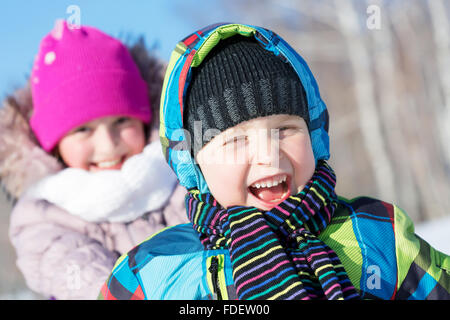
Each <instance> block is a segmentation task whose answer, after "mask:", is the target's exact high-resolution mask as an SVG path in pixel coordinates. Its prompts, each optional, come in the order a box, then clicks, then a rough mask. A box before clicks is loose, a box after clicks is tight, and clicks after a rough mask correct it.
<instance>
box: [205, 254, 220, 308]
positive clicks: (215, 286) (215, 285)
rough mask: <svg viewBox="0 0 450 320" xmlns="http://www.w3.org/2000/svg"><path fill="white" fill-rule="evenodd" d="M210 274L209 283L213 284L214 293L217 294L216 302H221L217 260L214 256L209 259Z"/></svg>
mask: <svg viewBox="0 0 450 320" xmlns="http://www.w3.org/2000/svg"><path fill="white" fill-rule="evenodd" d="M208 271H209V272H211V281H212V284H213V289H214V293H215V294H217V300H222V293H221V292H220V287H219V259H218V258H217V257H216V256H214V257H212V258H211V265H210V266H209V268H208Z"/></svg>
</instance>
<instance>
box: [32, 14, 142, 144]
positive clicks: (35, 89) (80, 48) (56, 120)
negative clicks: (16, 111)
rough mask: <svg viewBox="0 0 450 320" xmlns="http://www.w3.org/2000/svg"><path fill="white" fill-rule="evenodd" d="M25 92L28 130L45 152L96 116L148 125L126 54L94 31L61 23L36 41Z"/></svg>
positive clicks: (136, 72) (139, 87)
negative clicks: (29, 113)
mask: <svg viewBox="0 0 450 320" xmlns="http://www.w3.org/2000/svg"><path fill="white" fill-rule="evenodd" d="M31 92H32V97H33V108H34V110H33V115H32V117H31V120H30V124H31V128H32V130H33V132H34V133H35V135H36V137H37V139H38V140H39V142H40V144H41V146H42V148H43V149H44V150H46V151H51V150H52V149H53V148H54V147H55V146H56V145H57V144H58V142H59V140H60V139H61V138H62V137H63V136H64V135H65V134H66V133H68V132H69V131H70V130H72V129H74V128H76V127H78V126H80V125H82V124H84V123H86V122H89V121H91V120H94V119H97V118H100V117H105V116H129V117H133V118H137V119H139V120H141V121H142V122H144V123H149V122H150V120H151V111H150V102H149V95H148V88H147V84H146V82H145V81H144V80H143V79H142V77H141V75H140V74H139V70H138V68H137V66H136V64H135V63H134V61H133V59H132V57H131V55H130V53H129V52H128V49H127V48H126V47H125V46H124V45H123V44H122V43H121V42H120V41H118V40H116V39H114V38H112V37H110V36H109V35H107V34H105V33H103V32H101V31H99V30H97V29H95V28H92V27H87V26H82V27H80V28H77V29H75V28H70V27H69V26H68V25H67V23H66V22H65V21H63V20H58V21H57V22H56V24H55V28H54V29H53V30H52V31H51V32H50V33H49V34H48V35H47V36H45V37H44V39H42V41H41V44H40V48H39V52H38V54H37V56H36V59H35V61H34V65H33V70H32V73H31Z"/></svg>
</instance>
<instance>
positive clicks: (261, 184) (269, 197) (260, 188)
mask: <svg viewBox="0 0 450 320" xmlns="http://www.w3.org/2000/svg"><path fill="white" fill-rule="evenodd" d="M289 181H290V178H289V176H288V175H286V174H279V175H276V176H272V177H269V178H264V179H261V180H258V181H257V182H255V183H253V184H252V185H250V186H249V187H248V190H249V192H250V193H251V194H252V195H253V196H255V197H256V198H257V199H259V200H260V201H263V202H264V203H265V204H267V205H276V204H278V203H280V202H282V201H284V200H285V199H286V198H287V197H288V196H289V194H290V191H291V190H290V187H289Z"/></svg>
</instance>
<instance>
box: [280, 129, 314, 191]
mask: <svg viewBox="0 0 450 320" xmlns="http://www.w3.org/2000/svg"><path fill="white" fill-rule="evenodd" d="M293 140H294V139H293ZM283 151H284V153H285V155H286V156H287V159H288V161H289V162H290V164H291V166H292V168H293V170H294V181H293V185H292V187H293V188H294V190H297V192H300V191H301V190H302V189H303V188H304V186H305V185H306V184H307V183H308V181H309V179H310V178H311V177H312V175H313V174H314V170H315V159H314V153H313V151H312V147H311V141H310V140H309V136H302V137H298V138H296V139H295V141H291V143H289V145H288V146H287V147H285V148H284V149H283Z"/></svg>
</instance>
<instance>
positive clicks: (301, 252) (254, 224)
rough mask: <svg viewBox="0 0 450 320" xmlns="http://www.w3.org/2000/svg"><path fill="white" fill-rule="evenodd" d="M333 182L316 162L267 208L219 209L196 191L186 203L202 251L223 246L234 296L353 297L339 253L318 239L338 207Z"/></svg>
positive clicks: (330, 174) (329, 173)
mask: <svg viewBox="0 0 450 320" xmlns="http://www.w3.org/2000/svg"><path fill="white" fill-rule="evenodd" d="M335 184H336V178H335V175H334V172H333V170H332V169H331V168H330V167H329V166H328V164H327V163H326V162H325V161H323V160H319V161H318V164H317V166H316V170H315V172H314V174H313V176H312V178H311V179H310V181H309V182H308V184H307V185H306V186H305V188H304V189H303V190H302V191H301V192H300V193H298V194H296V195H294V196H290V197H289V198H288V199H286V200H285V201H283V202H282V203H280V204H278V205H277V206H276V207H274V208H273V209H272V210H270V211H266V212H263V211H261V210H259V209H257V208H254V207H241V206H233V207H229V208H228V209H224V208H222V207H221V206H220V205H219V204H218V203H217V202H216V200H215V199H214V198H213V197H212V195H210V194H200V193H199V191H198V190H197V189H191V190H189V193H188V195H187V196H186V207H187V210H188V216H189V219H190V221H191V222H192V224H193V226H194V229H195V230H196V231H197V232H198V233H199V236H200V240H201V242H202V244H203V245H204V246H205V248H206V249H221V248H228V250H229V252H230V258H231V263H232V267H233V280H234V285H235V288H236V293H237V295H238V297H239V299H241V300H243V299H285V300H289V299H302V300H310V299H329V300H343V299H357V298H359V295H358V293H357V292H356V290H355V288H354V287H353V285H352V283H351V282H350V280H349V278H348V275H347V273H346V271H345V269H344V267H343V265H342V264H341V262H340V260H339V258H338V256H337V255H336V253H335V252H334V251H333V250H332V249H331V248H329V247H328V246H327V245H326V244H325V243H324V242H322V241H321V240H320V239H318V238H317V235H319V234H320V232H321V231H322V230H324V229H325V228H326V227H327V225H328V224H329V223H330V221H331V219H332V217H333V213H334V210H335V208H336V207H337V196H336V194H335V192H334V187H335Z"/></svg>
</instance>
